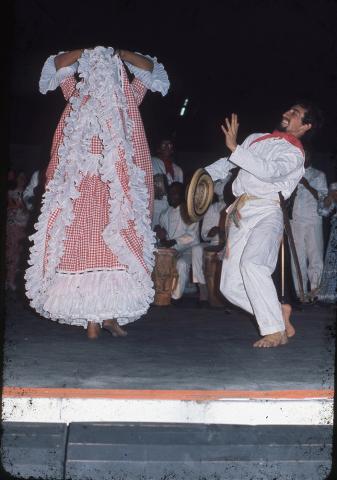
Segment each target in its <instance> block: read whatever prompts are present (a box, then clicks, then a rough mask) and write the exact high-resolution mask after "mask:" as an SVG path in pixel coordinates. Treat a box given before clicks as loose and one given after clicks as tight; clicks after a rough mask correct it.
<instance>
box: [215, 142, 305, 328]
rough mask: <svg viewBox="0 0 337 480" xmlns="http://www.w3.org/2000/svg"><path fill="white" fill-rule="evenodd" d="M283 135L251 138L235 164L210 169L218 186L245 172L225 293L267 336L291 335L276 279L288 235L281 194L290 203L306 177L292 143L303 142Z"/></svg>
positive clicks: (237, 186) (225, 268)
mask: <svg viewBox="0 0 337 480" xmlns="http://www.w3.org/2000/svg"><path fill="white" fill-rule="evenodd" d="M278 133H279V135H278V136H275V135H274V134H271V135H268V134H267V135H263V134H253V135H250V136H249V137H247V138H246V140H245V141H244V142H243V144H242V145H238V146H237V147H236V149H235V151H234V152H233V153H232V155H231V156H230V161H229V160H228V159H226V158H221V159H220V160H218V161H217V162H215V163H213V164H212V165H210V166H208V167H206V170H207V171H208V173H209V174H210V175H211V176H212V178H213V180H216V179H219V178H225V176H226V175H227V173H228V171H229V170H230V169H231V168H233V164H234V165H236V166H239V167H241V169H240V171H239V173H238V176H237V178H236V179H235V180H234V182H233V186H232V189H233V193H234V195H235V196H236V197H240V200H239V199H238V200H237V201H236V202H235V203H234V204H232V205H231V206H230V207H229V208H228V209H227V211H228V215H229V217H230V216H231V214H233V212H234V211H235V207H237V208H238V210H239V215H237V216H236V217H235V220H234V223H233V222H229V231H228V237H227V244H226V255H225V258H224V259H223V263H222V273H221V281H220V290H221V292H222V293H223V295H224V296H225V297H226V298H227V299H228V300H229V301H230V302H232V303H233V304H234V305H237V306H239V307H241V308H243V309H244V310H246V311H247V312H249V313H252V314H254V315H255V317H256V320H257V323H258V325H259V328H260V332H261V335H268V334H272V333H275V332H281V331H284V329H285V326H284V321H283V318H282V310H281V304H280V302H279V301H278V298H277V293H276V289H275V286H274V283H273V281H272V278H271V274H272V273H273V271H274V269H275V266H276V262H277V256H278V251H279V246H280V242H281V238H282V234H283V216H282V210H281V208H280V204H279V196H278V192H279V191H281V192H282V194H283V196H284V198H285V199H287V198H289V197H290V195H291V193H292V192H293V191H294V189H295V188H296V185H297V184H298V182H299V180H300V179H301V177H302V176H303V173H304V167H303V164H304V155H303V153H302V151H301V148H299V147H298V146H295V145H294V144H292V143H290V141H292V142H297V144H299V145H300V142H299V141H298V140H297V139H295V138H294V137H292V136H290V135H289V134H282V133H281V132H278ZM282 137H286V138H290V137H291V138H290V141H288V140H286V138H282ZM238 202H239V203H238ZM237 219H239V223H238V226H237V223H235V222H237Z"/></svg>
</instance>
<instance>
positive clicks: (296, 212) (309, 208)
mask: <svg viewBox="0 0 337 480" xmlns="http://www.w3.org/2000/svg"><path fill="white" fill-rule="evenodd" d="M304 177H305V178H306V179H307V180H308V182H309V183H310V185H311V186H312V187H313V188H315V189H316V190H317V191H318V193H320V194H321V195H323V196H326V195H327V194H328V185H327V181H326V175H325V173H324V172H321V171H320V170H317V169H316V168H313V167H308V168H307V169H306V170H305V174H304ZM317 206H318V202H317V200H316V198H315V197H314V196H313V195H312V194H311V193H310V192H309V190H307V189H306V188H305V186H304V185H302V184H301V183H299V184H298V187H297V192H296V196H295V199H294V206H293V215H292V217H293V220H296V222H301V221H302V222H305V223H308V221H310V222H318V221H322V217H321V216H320V215H319V214H318V211H317Z"/></svg>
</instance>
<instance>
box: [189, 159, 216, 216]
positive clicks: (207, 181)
mask: <svg viewBox="0 0 337 480" xmlns="http://www.w3.org/2000/svg"><path fill="white" fill-rule="evenodd" d="M213 194H214V185H213V180H212V178H211V176H210V175H209V173H207V172H206V170H204V169H203V168H198V170H197V171H196V172H195V173H194V174H193V177H192V179H191V181H190V183H189V184H188V185H187V188H186V193H185V197H186V206H187V213H188V216H189V218H190V220H191V222H198V221H199V220H200V219H201V218H202V217H203V216H204V215H205V213H206V212H207V210H208V207H209V206H210V204H211V203H212V200H213Z"/></svg>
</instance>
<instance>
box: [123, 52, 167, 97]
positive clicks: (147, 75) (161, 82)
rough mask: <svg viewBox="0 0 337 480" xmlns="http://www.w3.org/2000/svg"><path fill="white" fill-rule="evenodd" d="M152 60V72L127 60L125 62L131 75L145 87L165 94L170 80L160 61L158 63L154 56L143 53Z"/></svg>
mask: <svg viewBox="0 0 337 480" xmlns="http://www.w3.org/2000/svg"><path fill="white" fill-rule="evenodd" d="M144 57H146V58H148V59H149V60H151V61H152V62H153V70H152V72H150V71H148V70H143V69H141V68H138V67H135V66H134V65H132V64H131V63H129V62H125V63H126V64H127V66H128V68H129V70H130V72H131V73H133V75H134V76H135V77H136V78H138V79H139V80H140V81H141V82H142V83H143V84H144V85H145V87H146V88H148V89H149V90H151V92H160V93H161V94H162V95H163V96H165V95H166V94H167V92H168V89H169V87H170V82H169V79H168V76H167V73H166V70H165V68H164V65H163V64H162V63H158V61H157V58H156V57H150V55H144Z"/></svg>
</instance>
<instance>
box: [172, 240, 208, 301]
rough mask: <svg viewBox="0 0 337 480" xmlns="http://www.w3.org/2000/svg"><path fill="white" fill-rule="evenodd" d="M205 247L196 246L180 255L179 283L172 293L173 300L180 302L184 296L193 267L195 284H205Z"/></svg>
mask: <svg viewBox="0 0 337 480" xmlns="http://www.w3.org/2000/svg"><path fill="white" fill-rule="evenodd" d="M203 250H204V249H203V247H202V245H195V246H194V247H192V248H188V249H186V250H184V251H182V252H179V253H178V259H177V272H178V281H177V286H176V288H175V289H174V290H173V292H172V298H174V299H175V300H178V299H179V298H181V297H182V296H183V293H184V290H185V286H186V283H187V282H188V279H189V274H190V269H191V266H192V278H193V283H202V284H205V283H206V280H205V275H204V271H203V263H202V262H203Z"/></svg>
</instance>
